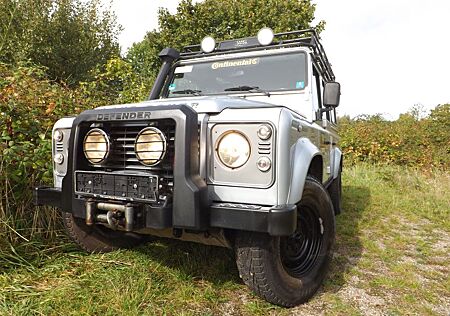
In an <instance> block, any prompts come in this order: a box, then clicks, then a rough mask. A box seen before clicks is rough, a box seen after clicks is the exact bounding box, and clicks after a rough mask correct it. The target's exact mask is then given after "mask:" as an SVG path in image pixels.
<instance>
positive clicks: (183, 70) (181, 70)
mask: <svg viewBox="0 0 450 316" xmlns="http://www.w3.org/2000/svg"><path fill="white" fill-rule="evenodd" d="M187 72H192V65H190V66H181V67H177V68H175V73H176V74H185V73H187Z"/></svg>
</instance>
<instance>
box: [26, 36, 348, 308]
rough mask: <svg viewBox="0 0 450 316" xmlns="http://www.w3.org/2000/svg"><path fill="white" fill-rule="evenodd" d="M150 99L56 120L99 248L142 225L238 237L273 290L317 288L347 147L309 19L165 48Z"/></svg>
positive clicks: (65, 200) (64, 190)
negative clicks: (289, 28)
mask: <svg viewBox="0 0 450 316" xmlns="http://www.w3.org/2000/svg"><path fill="white" fill-rule="evenodd" d="M160 57H161V59H162V67H161V70H160V72H159V74H158V77H157V79H156V82H155V84H154V86H153V88H152V91H151V93H150V97H149V100H148V101H145V102H142V103H137V104H122V105H114V106H106V107H100V108H97V109H94V110H89V111H85V112H83V113H81V114H80V115H79V116H77V117H72V118H63V119H61V120H59V121H58V122H57V123H56V124H55V126H54V128H53V162H54V165H53V166H54V187H50V188H49V187H39V188H36V190H35V192H34V193H35V203H36V204H37V205H53V206H56V207H58V208H59V209H61V211H62V215H63V220H64V224H65V227H66V229H67V232H68V234H69V236H70V237H71V238H72V239H73V240H74V241H75V242H76V243H77V244H79V245H80V246H81V248H83V249H85V250H86V251H90V252H100V251H111V250H114V249H117V248H121V247H132V246H135V245H137V244H139V243H140V242H142V241H144V240H146V238H145V236H146V235H154V236H160V237H171V238H176V239H181V240H188V241H195V242H200V243H204V244H208V245H216V246H224V247H229V248H234V249H235V253H236V262H237V267H238V270H239V274H240V276H241V278H242V279H243V281H244V282H245V284H247V285H248V286H249V287H250V288H251V289H252V290H253V291H254V292H255V293H257V294H258V295H259V296H261V297H262V298H264V299H265V300H267V301H269V302H271V303H274V304H278V305H281V306H294V305H297V304H300V303H302V302H305V301H307V300H308V299H309V298H310V297H312V296H313V295H314V293H315V292H316V291H317V289H318V288H319V287H320V285H321V283H322V281H323V279H324V278H325V275H326V272H327V270H328V267H329V264H330V260H331V258H332V247H333V242H334V238H335V215H336V214H338V213H339V212H340V211H341V170H342V153H341V150H340V149H339V146H338V141H339V136H338V135H337V129H336V107H337V106H338V104H339V98H340V85H339V83H337V82H335V78H334V74H333V71H332V69H331V65H330V63H329V62H328V59H327V56H326V54H325V51H324V49H323V46H322V45H321V43H320V42H319V40H318V35H317V34H316V32H315V31H314V30H312V29H310V30H301V31H294V32H286V33H279V34H274V33H273V32H272V30H271V29H269V28H264V29H262V30H261V31H260V32H259V33H258V35H257V36H255V37H249V38H241V39H237V40H227V41H223V42H220V43H216V42H215V40H214V39H213V38H212V37H206V38H205V39H204V40H203V41H202V44H201V45H193V46H188V47H185V48H184V49H183V51H182V52H181V53H179V52H178V51H176V50H175V49H172V48H166V49H164V50H162V51H161V53H160Z"/></svg>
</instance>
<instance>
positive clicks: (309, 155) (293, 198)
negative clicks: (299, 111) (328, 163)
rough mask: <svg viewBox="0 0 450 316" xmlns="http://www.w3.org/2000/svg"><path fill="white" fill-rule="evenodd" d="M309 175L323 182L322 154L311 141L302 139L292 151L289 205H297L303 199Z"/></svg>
mask: <svg viewBox="0 0 450 316" xmlns="http://www.w3.org/2000/svg"><path fill="white" fill-rule="evenodd" d="M308 174H310V175H312V176H314V177H315V178H317V179H318V180H319V181H320V182H322V175H323V158H322V154H321V152H320V150H319V148H317V146H315V145H314V144H313V143H312V142H311V141H310V140H309V139H307V138H300V139H299V140H298V141H297V143H296V144H295V145H294V146H293V148H292V150H291V177H290V181H289V193H288V198H287V204H296V203H298V202H299V201H300V199H301V198H302V193H303V188H304V186H305V181H306V177H307V176H308Z"/></svg>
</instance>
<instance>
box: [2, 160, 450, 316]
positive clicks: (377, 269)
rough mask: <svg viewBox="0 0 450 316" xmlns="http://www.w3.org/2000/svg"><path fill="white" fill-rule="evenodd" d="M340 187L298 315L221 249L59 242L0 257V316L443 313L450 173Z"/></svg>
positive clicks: (354, 176) (375, 171)
mask: <svg viewBox="0 0 450 316" xmlns="http://www.w3.org/2000/svg"><path fill="white" fill-rule="evenodd" d="M343 180H344V212H343V214H342V215H340V216H338V218H337V223H336V225H337V239H336V249H335V256H334V259H333V264H332V267H331V271H330V274H329V276H328V278H327V279H326V282H325V284H324V286H323V288H322V289H321V290H320V291H319V293H318V294H317V295H316V296H315V297H314V298H313V299H312V300H311V301H310V302H309V303H307V304H304V305H302V306H300V307H297V308H294V309H283V308H279V307H276V306H273V305H270V304H268V303H266V302H264V301H262V300H261V299H259V298H257V297H255V296H254V295H252V294H251V293H250V291H249V290H248V289H247V288H246V287H245V286H244V285H243V284H242V282H241V281H240V279H239V276H238V272H237V269H236V267H235V263H234V255H233V252H232V251H231V250H228V249H224V248H217V247H208V246H203V245H196V244H191V243H183V242H178V241H172V240H160V241H157V242H154V243H149V244H147V245H144V246H141V247H140V248H138V249H135V250H126V251H125V250H124V251H117V252H113V253H109V254H96V255H89V254H86V253H83V252H80V251H78V250H77V249H76V248H75V247H74V246H73V245H72V244H71V243H69V242H68V241H67V240H66V239H64V238H63V237H61V238H62V239H61V242H60V243H59V244H57V245H53V246H49V245H41V244H37V243H25V242H24V243H23V244H21V245H19V246H16V248H15V249H13V250H12V249H5V248H3V250H2V252H1V253H0V269H2V270H0V271H1V272H0V315H75V314H76V315H94V314H95V315H121V314H126V315H199V314H200V315H217V314H225V315H241V314H243V315H254V314H256V315H266V314H277V315H278V314H279V315H297V314H304V315H314V314H323V313H325V314H327V315H365V314H374V315H376V314H388V315H389V314H391V315H407V314H408V315H410V314H425V315H427V314H438V315H439V314H441V315H449V313H450V279H449V275H450V271H449V267H450V255H449V249H450V213H449V210H450V200H449V198H450V195H449V193H448V192H450V175H449V174H448V173H444V172H439V173H436V174H428V175H424V174H421V173H420V172H416V171H412V170H407V169H405V168H401V167H389V166H367V165H358V166H355V167H349V168H346V169H345V170H344V178H343ZM0 249H1V248H0Z"/></svg>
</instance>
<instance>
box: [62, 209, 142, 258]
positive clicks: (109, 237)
mask: <svg viewBox="0 0 450 316" xmlns="http://www.w3.org/2000/svg"><path fill="white" fill-rule="evenodd" d="M62 216H63V222H64V227H65V228H66V232H67V234H68V235H69V237H70V238H71V239H72V240H73V241H74V242H75V243H77V244H78V246H80V247H81V248H82V249H83V250H85V251H87V252H110V251H114V250H117V249H120V248H132V247H134V246H137V245H139V244H141V243H143V242H145V240H146V238H145V236H142V235H138V234H135V233H127V232H122V231H114V230H111V229H109V228H107V227H104V226H101V225H93V226H88V225H86V222H85V221H84V219H81V218H77V217H74V216H73V215H72V214H71V213H63V215H62Z"/></svg>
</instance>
